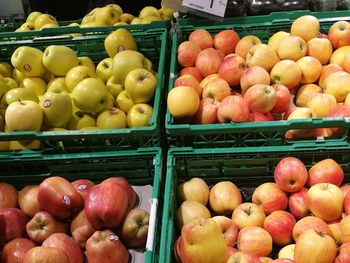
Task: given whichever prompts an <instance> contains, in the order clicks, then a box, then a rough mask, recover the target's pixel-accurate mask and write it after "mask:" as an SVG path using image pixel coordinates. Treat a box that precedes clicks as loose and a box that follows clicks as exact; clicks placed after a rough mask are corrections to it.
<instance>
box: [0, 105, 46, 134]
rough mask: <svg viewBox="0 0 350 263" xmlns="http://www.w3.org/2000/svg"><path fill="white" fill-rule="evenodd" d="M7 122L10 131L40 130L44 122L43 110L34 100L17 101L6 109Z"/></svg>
mask: <svg viewBox="0 0 350 263" xmlns="http://www.w3.org/2000/svg"><path fill="white" fill-rule="evenodd" d="M5 122H6V126H7V128H8V129H9V130H10V131H39V130H40V129H41V125H42V123H43V111H42V110H41V108H40V106H39V104H38V103H36V102H34V101H31V100H23V101H21V100H20V101H15V102H12V103H11V104H9V106H8V107H7V109H6V112H5Z"/></svg>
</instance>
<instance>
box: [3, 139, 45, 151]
mask: <svg viewBox="0 0 350 263" xmlns="http://www.w3.org/2000/svg"><path fill="white" fill-rule="evenodd" d="M40 147H41V143H40V141H39V140H32V141H11V142H10V144H9V150H11V151H19V150H24V149H31V150H34V149H40Z"/></svg>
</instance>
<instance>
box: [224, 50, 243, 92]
mask: <svg viewBox="0 0 350 263" xmlns="http://www.w3.org/2000/svg"><path fill="white" fill-rule="evenodd" d="M246 68H247V65H246V63H245V61H244V58H242V57H240V56H238V55H235V54H230V55H227V56H226V57H224V60H223V61H222V63H221V65H220V67H219V70H218V74H219V77H220V78H222V79H224V80H226V81H227V83H228V84H229V85H230V86H236V85H238V84H239V82H240V79H241V76H242V74H243V72H244V70H245V69H246Z"/></svg>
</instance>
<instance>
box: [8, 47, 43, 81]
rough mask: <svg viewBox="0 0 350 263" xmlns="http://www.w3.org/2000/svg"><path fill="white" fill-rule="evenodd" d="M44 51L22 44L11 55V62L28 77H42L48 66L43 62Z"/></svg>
mask: <svg viewBox="0 0 350 263" xmlns="http://www.w3.org/2000/svg"><path fill="white" fill-rule="evenodd" d="M42 59H43V52H42V51H41V50H39V49H37V48H33V47H28V46H21V47H19V48H17V49H16V50H15V51H14V52H13V54H12V56H11V64H12V65H13V67H14V68H15V69H17V70H18V71H20V72H21V73H23V74H25V75H26V76H27V77H40V76H41V75H42V74H43V73H44V72H45V71H46V68H45V66H44V64H43V61H42Z"/></svg>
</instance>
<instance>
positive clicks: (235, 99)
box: [217, 95, 249, 123]
mask: <svg viewBox="0 0 350 263" xmlns="http://www.w3.org/2000/svg"><path fill="white" fill-rule="evenodd" d="M217 118H218V120H219V122H220V123H226V122H245V121H248V118H249V108H248V105H247V103H246V102H245V101H244V99H243V98H242V97H241V96H238V95H230V96H227V97H226V98H224V99H223V100H222V101H221V102H220V104H219V106H218V110H217Z"/></svg>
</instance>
